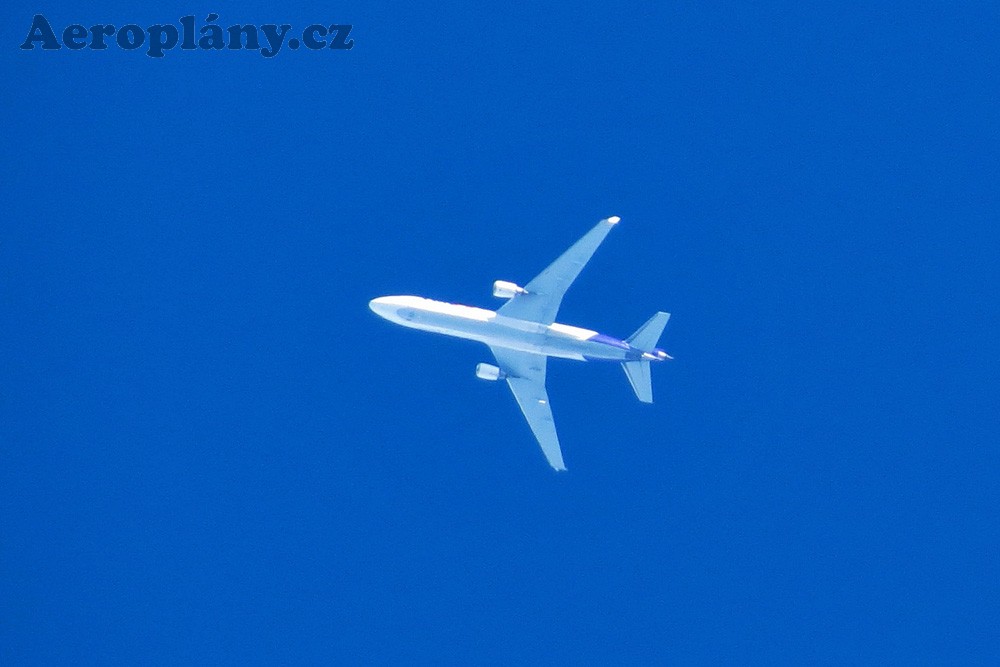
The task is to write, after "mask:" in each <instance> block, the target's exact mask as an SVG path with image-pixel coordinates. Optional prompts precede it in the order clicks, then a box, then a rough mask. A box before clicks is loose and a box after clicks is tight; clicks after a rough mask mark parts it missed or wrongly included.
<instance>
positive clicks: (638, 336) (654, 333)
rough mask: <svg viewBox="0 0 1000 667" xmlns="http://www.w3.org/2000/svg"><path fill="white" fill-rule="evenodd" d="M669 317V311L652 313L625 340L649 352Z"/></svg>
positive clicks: (657, 340)
mask: <svg viewBox="0 0 1000 667" xmlns="http://www.w3.org/2000/svg"><path fill="white" fill-rule="evenodd" d="M669 319H670V313H657V314H656V315H653V316H652V317H651V318H649V319H648V320H646V323H645V324H643V325H642V326H641V327H639V328H638V330H636V332H635V333H634V334H632V335H631V336H629V337H628V338H626V339H625V342H626V343H628V344H629V345H631V346H632V347H634V348H638V349H640V350H642V351H643V352H649V351H650V350H652V349H653V348H655V347H656V344H657V342H659V340H660V335H661V334H662V333H663V329H664V327H666V326H667V320H669ZM629 377H631V376H629Z"/></svg>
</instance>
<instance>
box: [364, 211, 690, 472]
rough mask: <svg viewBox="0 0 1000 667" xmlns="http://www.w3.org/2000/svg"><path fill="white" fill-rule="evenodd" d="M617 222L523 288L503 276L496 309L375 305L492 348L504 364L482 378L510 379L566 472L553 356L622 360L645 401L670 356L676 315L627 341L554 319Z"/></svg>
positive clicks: (600, 227) (413, 323) (408, 323)
mask: <svg viewBox="0 0 1000 667" xmlns="http://www.w3.org/2000/svg"><path fill="white" fill-rule="evenodd" d="M618 221H619V218H617V217H611V218H606V219H604V220H601V221H600V222H599V223H597V226H596V227H594V228H593V229H591V230H590V232H588V233H587V234H586V235H585V236H584V237H583V238H581V239H580V240H579V241H577V242H576V243H575V244H574V245H573V246H572V247H571V248H570V249H569V250H567V251H566V252H565V253H563V254H562V256H560V257H559V259H557V260H556V261H555V262H553V263H552V264H551V265H549V267H548V268H546V269H545V270H544V271H542V273H540V274H539V275H538V276H537V277H535V279H534V280H532V281H531V282H529V283H528V284H527V285H525V286H524V287H520V286H518V285H516V284H514V283H509V282H505V281H502V280H498V281H496V282H495V283H494V284H493V294H494V295H495V296H498V297H501V298H506V299H509V300H508V301H507V303H506V304H504V305H503V306H501V307H500V308H499V309H498V310H496V311H492V310H486V309H484V308H474V307H472V306H461V305H458V304H453V303H445V302H443V301H434V300H432V299H425V298H423V297H419V296H384V297H379V298H377V299H372V301H371V302H370V303H369V307H370V308H371V309H372V310H373V311H374V312H375V313H376V314H378V315H380V316H381V317H383V318H385V319H387V320H389V321H391V322H395V323H396V324H400V325H402V326H405V327H410V328H413V329H420V330H423V331H430V332H433V333H439V334H444V335H447V336H454V337H457V338H465V339H468V340H474V341H478V342H480V343H485V344H486V345H488V346H489V347H490V349H491V350H492V352H493V356H494V357H495V358H496V361H497V365H496V366H493V365H492V364H479V365H478V366H477V367H476V375H477V376H478V377H480V378H482V379H485V380H506V381H507V384H508V385H509V386H510V388H511V391H512V392H513V393H514V398H515V399H516V400H517V402H518V405H519V406H520V407H521V411H522V412H523V413H524V416H525V419H527V421H528V425H529V426H530V427H531V430H532V432H533V433H534V435H535V438H536V439H537V440H538V444H539V445H540V446H541V448H542V451H543V452H544V454H545V457H546V459H548V462H549V465H551V466H552V467H553V468H554V469H556V470H565V469H566V466H565V464H564V463H563V457H562V450H561V449H560V447H559V438H558V436H557V434H556V428H555V423H554V422H553V420H552V409H551V407H550V406H549V398H548V394H547V392H546V391H545V365H546V360H547V358H548V357H558V358H561V359H574V360H577V361H614V362H619V363H621V364H622V367H623V368H624V369H625V374H626V376H627V377H628V379H629V383H630V384H631V385H632V388H633V390H634V391H635V393H636V396H637V397H638V398H639V400H640V401H643V402H644V403H652V402H653V391H652V383H651V379H650V372H649V371H650V363H651V362H659V361H664V360H666V359H670V358H671V357H670V356H669V355H668V354H667V353H666V352H664V351H663V350H661V349H659V348H657V347H656V344H657V341H658V340H659V338H660V334H661V333H662V332H663V328H664V327H665V326H666V324H667V320H668V319H669V318H670V314H669V313H662V312H660V313H656V314H655V315H653V317H651V318H650V319H649V320H648V321H647V322H646V323H645V324H644V325H642V327H640V328H639V330H638V331H636V332H635V333H634V334H632V335H631V336H629V337H628V338H627V339H625V340H618V339H617V338H613V337H611V336H605V335H603V334H599V333H597V332H596V331H592V330H590V329H581V328H580V327H574V326H569V325H566V324H559V323H557V322H555V317H556V313H557V312H558V311H559V305H560V303H561V302H562V298H563V295H564V294H565V293H566V290H567V289H568V288H569V286H570V285H571V284H572V282H573V280H575V279H576V277H577V276H578V275H579V274H580V271H581V270H582V269H583V267H584V265H586V263H587V262H588V261H589V260H590V258H591V257H592V256H593V254H594V251H595V250H597V247H598V246H599V245H600V244H601V242H602V241H603V240H604V238H605V237H606V236H607V234H608V232H609V231H610V230H611V228H612V227H614V226H615V224H617V223H618Z"/></svg>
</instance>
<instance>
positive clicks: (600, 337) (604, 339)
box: [587, 334, 629, 350]
mask: <svg viewBox="0 0 1000 667" xmlns="http://www.w3.org/2000/svg"><path fill="white" fill-rule="evenodd" d="M587 340H589V341H591V342H593V343H604V344H605V345H610V346H611V347H617V348H619V349H622V350H627V349H629V344H628V343H626V342H625V341H623V340H618V339H617V338H615V337H614V336H605V335H604V334H596V335H594V336H591V337H590V338H588V339H587Z"/></svg>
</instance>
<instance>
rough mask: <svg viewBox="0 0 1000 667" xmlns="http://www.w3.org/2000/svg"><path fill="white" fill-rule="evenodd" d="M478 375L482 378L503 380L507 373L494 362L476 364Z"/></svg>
mask: <svg viewBox="0 0 1000 667" xmlns="http://www.w3.org/2000/svg"><path fill="white" fill-rule="evenodd" d="M476 377H477V378H479V379H480V380H490V381H496V380H503V379H505V378H506V377H507V374H506V373H504V372H503V371H502V370H500V369H499V368H498V367H497V366H494V365H493V364H476Z"/></svg>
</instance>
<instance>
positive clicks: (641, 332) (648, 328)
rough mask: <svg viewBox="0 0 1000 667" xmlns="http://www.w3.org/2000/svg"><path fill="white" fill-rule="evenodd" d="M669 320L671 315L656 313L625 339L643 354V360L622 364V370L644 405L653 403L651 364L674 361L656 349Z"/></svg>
mask: <svg viewBox="0 0 1000 667" xmlns="http://www.w3.org/2000/svg"><path fill="white" fill-rule="evenodd" d="M669 319H670V313H663V312H660V313H656V314H655V315H653V316H652V317H651V318H649V319H648V320H646V323H645V324H643V325H642V326H641V327H639V328H638V330H636V332H635V333H634V334H632V335H631V336H629V337H628V338H626V339H625V342H626V343H628V344H629V345H631V346H632V347H634V348H636V349H637V350H640V351H641V352H642V353H643V354H642V358H641V359H637V360H635V361H625V362H622V368H624V369H625V375H626V376H628V381H629V384H631V385H632V390H633V391H635V395H636V398H638V399H639V400H640V401H642V402H643V403H652V402H653V381H652V378H651V377H650V372H649V362H650V361H663V360H664V359H672V357H671V356H670V355H668V354H667V353H666V352H664V351H663V350H660V349H658V348H657V347H656V345H657V343H659V341H660V336H661V335H662V334H663V329H664V327H666V326H667V320H669Z"/></svg>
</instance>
